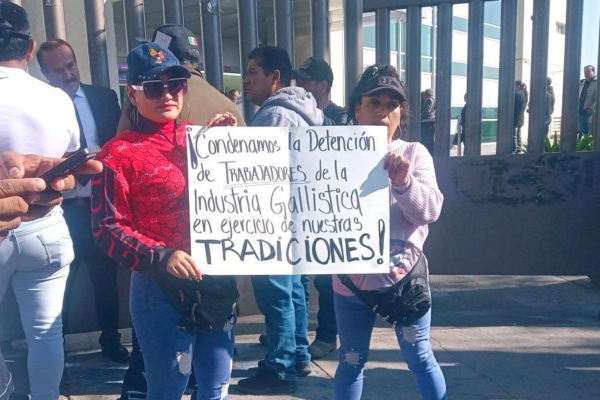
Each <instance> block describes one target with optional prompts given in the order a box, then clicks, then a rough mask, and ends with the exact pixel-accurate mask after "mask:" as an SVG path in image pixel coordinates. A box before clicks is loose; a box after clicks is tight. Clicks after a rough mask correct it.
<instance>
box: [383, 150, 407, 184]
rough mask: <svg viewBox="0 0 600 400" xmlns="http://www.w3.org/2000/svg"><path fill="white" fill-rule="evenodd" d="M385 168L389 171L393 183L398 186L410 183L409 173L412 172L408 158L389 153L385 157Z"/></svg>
mask: <svg viewBox="0 0 600 400" xmlns="http://www.w3.org/2000/svg"><path fill="white" fill-rule="evenodd" d="M383 168H384V169H386V170H387V171H388V174H389V176H390V179H391V180H392V183H393V184H394V185H396V186H405V185H407V184H408V174H409V172H410V161H408V160H407V159H406V158H404V157H402V156H400V155H398V154H394V153H388V154H387V156H386V158H385V163H384V165H383Z"/></svg>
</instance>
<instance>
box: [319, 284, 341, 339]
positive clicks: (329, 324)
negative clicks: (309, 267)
mask: <svg viewBox="0 0 600 400" xmlns="http://www.w3.org/2000/svg"><path fill="white" fill-rule="evenodd" d="M315 288H317V290H318V291H319V312H318V313H317V321H318V322H319V326H318V327H317V337H316V339H317V340H321V341H323V342H329V343H332V342H335V341H336V339H337V322H336V319H335V310H334V308H333V282H332V278H331V275H317V276H316V277H315Z"/></svg>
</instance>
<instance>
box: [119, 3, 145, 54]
mask: <svg viewBox="0 0 600 400" xmlns="http://www.w3.org/2000/svg"><path fill="white" fill-rule="evenodd" d="M124 1H125V27H126V29H127V48H128V49H129V51H131V50H132V49H134V48H135V47H137V46H139V43H138V41H137V40H135V38H136V37H142V38H145V37H146V17H145V15H144V0H124Z"/></svg>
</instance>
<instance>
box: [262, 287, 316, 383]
mask: <svg viewBox="0 0 600 400" xmlns="http://www.w3.org/2000/svg"><path fill="white" fill-rule="evenodd" d="M252 287H253V288H254V297H255V298H256V303H257V304H258V308H260V311H261V312H262V313H263V314H264V316H265V327H266V330H267V338H268V340H269V350H268V352H267V355H266V357H265V367H266V368H269V369H272V370H274V371H275V372H276V373H277V376H278V377H279V379H282V380H285V381H294V380H296V379H297V377H298V376H297V374H296V368H295V366H296V365H297V364H300V365H305V364H308V363H310V354H309V353H308V307H307V303H306V296H307V294H306V288H305V285H304V283H303V280H302V277H301V275H291V276H290V275H277V276H275V275H271V276H262V275H257V276H253V277H252Z"/></svg>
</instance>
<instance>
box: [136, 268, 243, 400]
mask: <svg viewBox="0 0 600 400" xmlns="http://www.w3.org/2000/svg"><path fill="white" fill-rule="evenodd" d="M130 290H131V291H130V295H129V308H130V311H131V317H132V320H133V326H134V328H135V332H136V335H137V338H138V341H139V344H140V348H141V350H142V354H143V356H144V366H145V369H146V380H147V382H148V392H147V395H146V399H147V400H181V396H182V395H183V392H184V391H185V389H186V386H187V382H188V379H189V377H190V374H191V372H192V364H193V366H194V370H195V372H196V380H197V382H198V395H197V397H196V399H195V400H213V399H214V400H222V399H229V396H228V394H227V393H228V389H229V381H230V380H231V366H232V364H231V362H232V361H231V360H232V357H233V345H234V333H235V332H234V331H235V329H234V327H233V326H231V325H229V324H227V325H226V326H225V328H224V329H222V330H220V331H215V332H212V333H205V334H197V335H196V334H191V333H190V332H189V331H186V330H182V329H179V328H178V327H177V324H178V322H179V319H180V318H181V316H180V314H179V313H178V312H177V310H175V308H173V306H171V304H170V303H169V301H168V300H167V299H166V298H165V296H164V295H163V293H162V290H161V289H160V287H159V286H158V284H157V283H156V281H155V280H154V279H153V278H151V277H150V276H148V275H144V274H142V273H139V272H133V273H132V274H131V289H130Z"/></svg>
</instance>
